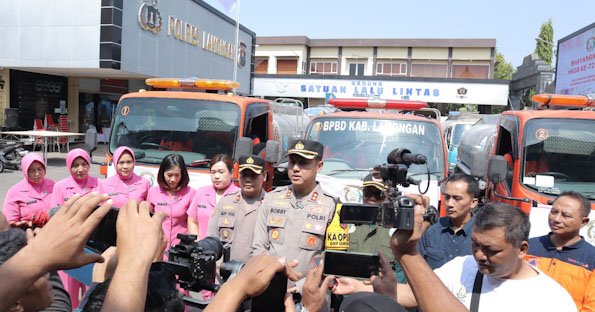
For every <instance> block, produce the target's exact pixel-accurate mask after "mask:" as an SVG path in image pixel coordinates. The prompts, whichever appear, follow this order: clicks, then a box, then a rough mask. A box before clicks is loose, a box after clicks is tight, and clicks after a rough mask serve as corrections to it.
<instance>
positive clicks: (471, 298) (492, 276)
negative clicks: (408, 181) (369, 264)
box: [372, 196, 576, 311]
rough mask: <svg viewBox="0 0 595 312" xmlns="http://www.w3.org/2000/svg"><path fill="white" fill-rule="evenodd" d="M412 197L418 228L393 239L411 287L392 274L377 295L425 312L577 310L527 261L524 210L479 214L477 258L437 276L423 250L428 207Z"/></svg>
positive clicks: (502, 207) (503, 208)
mask: <svg viewBox="0 0 595 312" xmlns="http://www.w3.org/2000/svg"><path fill="white" fill-rule="evenodd" d="M411 197H412V198H414V199H415V202H416V204H417V205H416V206H415V226H414V229H413V231H396V232H395V234H394V235H393V236H392V238H391V248H392V249H393V252H394V255H395V257H396V258H397V260H399V262H400V263H401V266H402V267H403V270H404V271H405V274H406V276H407V279H408V281H409V285H405V284H398V285H397V283H396V280H395V278H394V277H393V276H392V274H386V275H384V276H382V277H373V279H372V285H373V286H374V291H375V292H379V293H383V294H386V295H389V296H391V297H393V298H394V299H395V300H397V301H398V302H399V303H401V304H402V305H403V306H405V307H415V306H419V307H420V309H421V310H423V311H445V310H446V309H449V310H450V311H465V309H466V308H470V309H471V310H472V311H488V310H493V309H494V308H497V309H498V310H504V311H513V310H514V311H521V310H530V311H574V310H575V309H576V306H575V305H574V302H573V301H572V298H571V297H570V295H569V294H568V293H567V292H566V291H565V290H564V289H563V288H562V287H561V286H560V285H559V284H557V283H556V282H555V281H553V280H552V279H551V278H549V277H547V276H546V275H545V274H544V273H542V272H541V271H539V270H537V269H535V268H534V267H532V266H531V265H529V264H528V263H526V262H524V261H523V258H524V257H525V255H526V254H527V250H528V243H527V240H528V235H529V228H530V224H529V218H528V216H527V215H526V214H525V213H524V212H522V211H521V210H520V209H518V208H517V207H514V206H511V205H508V204H501V203H499V204H488V205H486V206H484V207H483V208H482V209H480V210H479V211H478V212H477V214H476V215H475V223H474V227H473V232H472V240H473V245H472V250H473V256H466V257H458V258H455V259H453V260H452V261H450V262H448V263H447V264H445V265H444V266H442V267H441V268H439V269H436V270H435V271H434V272H432V270H431V269H430V267H429V266H428V265H427V263H426V262H425V261H424V260H423V258H422V257H421V256H420V254H419V253H418V250H417V244H418V241H419V239H420V237H421V234H422V230H421V227H422V220H423V212H424V206H426V205H427V204H426V201H425V200H424V199H423V198H422V197H420V196H411ZM381 259H382V260H381V262H382V267H383V270H387V269H388V268H389V266H388V262H387V260H386V258H385V257H381ZM484 275H485V276H484ZM448 292H450V293H451V294H450V295H449V294H448ZM455 295H456V296H457V297H454V296H455ZM480 296H481V301H480V300H479V298H480ZM457 299H458V300H457Z"/></svg>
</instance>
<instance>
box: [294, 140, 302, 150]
mask: <svg viewBox="0 0 595 312" xmlns="http://www.w3.org/2000/svg"><path fill="white" fill-rule="evenodd" d="M295 149H298V150H301V149H304V144H303V143H302V142H297V143H296V144H295Z"/></svg>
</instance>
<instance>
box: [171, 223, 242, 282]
mask: <svg viewBox="0 0 595 312" xmlns="http://www.w3.org/2000/svg"><path fill="white" fill-rule="evenodd" d="M178 238H179V239H180V243H179V244H177V245H175V246H172V247H171V248H170V249H169V261H168V262H166V263H167V266H168V268H169V269H170V270H171V271H172V272H173V273H174V274H176V275H177V276H178V283H179V284H180V286H181V287H182V288H184V289H186V290H191V291H201V290H211V291H215V292H216V291H217V290H219V287H220V285H218V284H216V283H215V281H216V278H217V261H218V260H219V259H221V257H222V256H223V263H222V264H221V267H220V272H219V275H220V276H221V277H222V278H223V279H224V281H225V280H227V279H228V278H229V277H230V276H232V275H233V274H235V273H237V272H238V271H240V269H241V268H242V267H243V266H244V264H243V263H241V262H238V261H230V260H229V251H230V250H229V246H228V245H227V246H223V244H222V243H221V241H220V240H219V239H218V238H215V237H205V238H204V239H202V240H199V241H195V240H196V235H187V234H178Z"/></svg>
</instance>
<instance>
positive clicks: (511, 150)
mask: <svg viewBox="0 0 595 312" xmlns="http://www.w3.org/2000/svg"><path fill="white" fill-rule="evenodd" d="M533 101H534V102H538V103H541V108H542V109H540V110H523V111H506V112H504V113H502V116H501V118H500V122H499V123H498V125H497V129H496V138H495V143H494V148H493V150H492V156H490V159H489V164H488V168H487V176H488V180H489V181H488V186H487V191H486V194H487V195H486V196H487V197H488V198H487V200H488V201H494V202H505V203H509V204H512V205H515V206H518V207H520V208H521V209H522V210H523V211H525V212H526V213H528V214H529V215H530V218H531V224H532V226H531V236H539V235H545V234H547V233H548V232H549V228H548V224H547V214H548V213H549V210H550V209H551V204H552V202H553V200H554V199H555V198H556V197H557V196H558V195H560V194H561V193H562V192H564V191H576V192H579V193H581V194H582V195H584V196H585V197H586V198H587V199H589V200H590V201H591V207H592V212H591V215H590V219H591V221H590V223H589V225H588V226H586V227H585V228H583V231H584V233H583V234H584V235H585V238H586V239H587V240H588V241H589V242H591V243H592V244H594V243H595V213H594V212H593V211H595V166H593V164H594V163H595V111H592V110H584V109H583V108H590V107H593V101H592V99H591V98H589V97H586V96H562V95H536V96H534V97H533ZM556 107H557V108H561V109H554V108H556Z"/></svg>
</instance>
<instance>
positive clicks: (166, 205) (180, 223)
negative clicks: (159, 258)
mask: <svg viewBox="0 0 595 312" xmlns="http://www.w3.org/2000/svg"><path fill="white" fill-rule="evenodd" d="M195 193H196V191H195V190H194V189H193V188H191V187H190V186H186V187H185V188H184V189H182V190H180V191H178V192H176V194H175V195H174V196H173V197H172V196H170V195H169V193H168V192H167V190H165V189H163V188H161V186H159V185H156V186H153V187H152V188H151V189H150V190H149V195H147V201H148V202H149V203H151V205H152V207H153V211H154V212H157V211H163V212H165V214H167V217H165V219H163V223H162V224H161V226H162V227H163V235H165V237H166V238H167V247H166V249H165V251H166V252H167V250H169V247H170V246H171V245H176V244H178V243H179V242H180V240H179V239H178V238H177V237H178V234H180V233H181V234H187V233H188V215H187V212H188V207H190V203H191V202H192V199H193V198H194V194H195Z"/></svg>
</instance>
